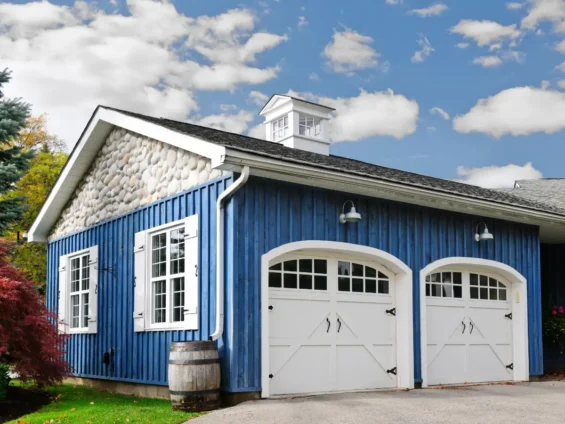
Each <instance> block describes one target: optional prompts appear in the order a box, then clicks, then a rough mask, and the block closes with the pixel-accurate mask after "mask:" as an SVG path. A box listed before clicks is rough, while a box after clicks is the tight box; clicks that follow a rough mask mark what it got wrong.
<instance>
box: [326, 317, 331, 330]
mask: <svg viewBox="0 0 565 424" xmlns="http://www.w3.org/2000/svg"><path fill="white" fill-rule="evenodd" d="M326 321H327V322H328V329H327V330H326V333H329V332H330V326H331V325H332V323H331V322H330V319H329V318H326Z"/></svg>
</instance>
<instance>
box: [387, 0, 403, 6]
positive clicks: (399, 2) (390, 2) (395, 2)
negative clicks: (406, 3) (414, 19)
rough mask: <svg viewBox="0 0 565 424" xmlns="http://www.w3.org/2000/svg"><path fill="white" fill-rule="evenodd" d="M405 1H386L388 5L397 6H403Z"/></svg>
mask: <svg viewBox="0 0 565 424" xmlns="http://www.w3.org/2000/svg"><path fill="white" fill-rule="evenodd" d="M402 2H403V0H386V4H391V5H393V6H396V5H397V4H402Z"/></svg>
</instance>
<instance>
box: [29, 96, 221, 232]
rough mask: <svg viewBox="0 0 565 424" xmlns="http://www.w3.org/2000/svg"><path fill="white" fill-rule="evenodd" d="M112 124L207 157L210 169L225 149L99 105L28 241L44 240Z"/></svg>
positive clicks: (31, 229)
mask: <svg viewBox="0 0 565 424" xmlns="http://www.w3.org/2000/svg"><path fill="white" fill-rule="evenodd" d="M115 127H121V128H124V129H126V130H128V131H131V132H135V133H137V134H140V135H142V136H145V137H149V138H152V139H155V140H157V141H161V142H163V143H167V144H169V145H171V146H174V147H177V148H180V149H184V150H189V151H190V152H192V153H195V154H197V155H199V156H203V157H206V158H208V159H210V161H211V164H212V167H213V168H215V167H218V166H220V165H221V164H222V162H223V158H224V156H225V150H226V149H225V147H223V146H219V145H217V144H214V143H210V142H208V141H204V140H201V139H199V138H196V137H193V136H190V135H188V134H182V133H179V132H176V131H173V130H170V129H168V128H165V127H163V126H161V125H159V124H155V123H152V122H148V121H145V120H143V119H140V118H136V117H133V116H130V115H127V114H124V113H121V112H119V111H116V110H112V109H107V108H105V107H104V106H99V107H98V108H96V110H95V112H94V114H93V115H92V117H91V118H90V121H89V122H88V124H87V127H86V128H85V130H84V131H83V133H82V135H81V137H80V138H79V140H78V141H77V143H76V145H75V147H74V149H73V151H72V152H71V156H70V157H69V159H68V160H67V163H66V164H65V166H64V168H63V170H62V172H61V174H60V175H59V178H58V179H57V181H56V183H55V185H54V186H53V189H52V190H51V192H50V193H49V196H48V197H47V199H46V200H45V203H44V204H43V206H42V208H41V210H40V212H39V214H38V216H37V218H36V219H35V221H34V222H33V224H32V226H31V228H30V230H29V231H28V241H39V242H44V241H47V237H48V233H49V232H50V231H51V228H52V227H53V225H55V223H56V222H57V220H58V219H59V216H60V214H61V212H62V210H63V208H64V207H65V205H66V204H67V202H68V201H69V199H70V198H71V196H72V195H73V193H74V191H75V189H76V187H77V186H78V184H79V183H80V181H81V180H82V178H83V177H84V175H85V174H86V172H87V171H88V169H89V168H90V165H91V164H92V162H93V161H94V159H95V158H96V155H97V154H98V152H99V150H100V148H101V147H102V146H103V144H104V143H105V141H106V138H107V137H108V135H109V134H110V132H111V131H112V130H113V129H114V128H115Z"/></svg>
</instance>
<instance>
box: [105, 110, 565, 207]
mask: <svg viewBox="0 0 565 424" xmlns="http://www.w3.org/2000/svg"><path fill="white" fill-rule="evenodd" d="M101 107H103V108H106V109H110V110H114V111H116V112H120V113H123V114H125V115H128V116H132V117H135V118H138V119H142V120H144V121H147V122H151V123H153V124H157V125H160V126H163V127H165V128H167V129H169V130H172V131H176V132H179V133H182V134H187V135H190V136H193V137H196V138H199V139H201V140H204V141H208V142H211V143H214V144H217V145H221V146H224V147H227V148H230V149H233V150H239V151H242V152H246V153H250V154H255V155H260V156H266V157H270V158H274V159H278V160H281V161H286V162H293V163H298V164H301V165H306V166H312V167H316V168H322V169H327V170H332V171H337V172H342V173H344V174H355V175H359V176H364V177H370V178H374V179H377V180H382V181H387V182H393V183H398V184H403V185H406V186H412V187H418V188H421V189H428V190H431V191H437V192H444V193H449V194H452V195H459V196H463V197H470V198H476V199H481V200H486V201H489V202H494V203H499V204H504V205H513V206H517V207H521V208H526V209H533V210H537V211H542V212H550V213H554V214H556V215H561V216H565V203H562V204H560V205H557V204H554V205H552V204H549V203H547V202H546V201H545V200H544V199H534V198H531V199H529V198H525V197H522V196H516V195H513V194H514V192H513V191H512V192H510V193H509V192H508V191H497V190H489V189H484V188H480V187H477V186H473V185H469V184H464V183H459V182H455V181H451V180H444V179H441V178H434V177H428V176H425V175H420V174H415V173H412V172H406V171H401V170H399V169H393V168H386V167H384V166H379V165H373V164H370V163H367V162H362V161H359V160H354V159H348V158H344V157H341V156H334V155H329V156H325V155H321V154H318V153H312V152H308V151H305V150H299V149H293V148H290V147H285V146H283V145H281V144H276V143H272V142H269V141H265V140H260V139H257V138H252V137H248V136H244V135H240V134H234V133H229V132H226V131H221V130H216V129H213V128H208V127H202V126H199V125H194V124H188V123H186V122H179V121H174V120H171V119H166V118H155V117H151V116H146V115H141V114H138V113H133V112H128V111H124V110H120V109H114V108H111V107H106V106H101ZM187 147H188V146H187ZM563 181H565V180H563ZM564 185H565V183H564Z"/></svg>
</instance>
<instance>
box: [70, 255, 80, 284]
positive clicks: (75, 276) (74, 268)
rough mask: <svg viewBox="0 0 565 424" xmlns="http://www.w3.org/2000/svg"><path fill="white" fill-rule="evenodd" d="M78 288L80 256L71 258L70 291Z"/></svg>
mask: <svg viewBox="0 0 565 424" xmlns="http://www.w3.org/2000/svg"><path fill="white" fill-rule="evenodd" d="M79 290H80V258H74V259H71V292H77V291H79Z"/></svg>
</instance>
